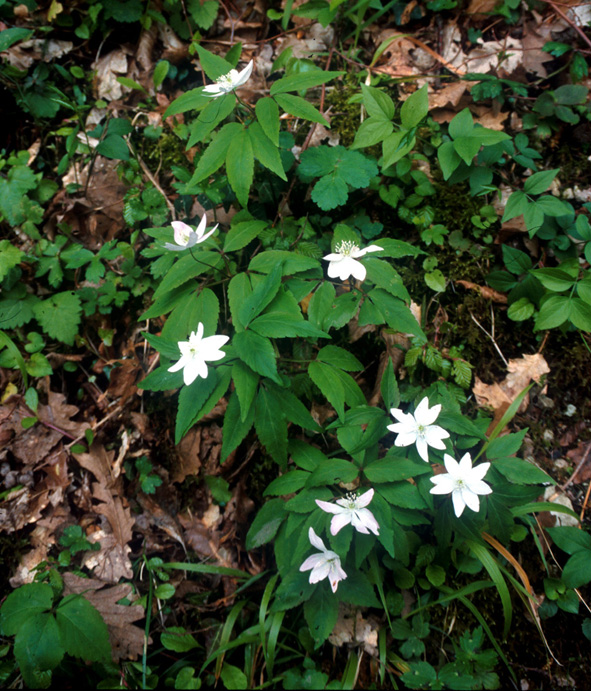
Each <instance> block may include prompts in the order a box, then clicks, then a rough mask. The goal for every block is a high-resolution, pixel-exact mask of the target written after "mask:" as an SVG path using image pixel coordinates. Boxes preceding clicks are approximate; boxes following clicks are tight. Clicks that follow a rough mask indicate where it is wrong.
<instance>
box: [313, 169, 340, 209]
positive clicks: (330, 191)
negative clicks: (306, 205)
mask: <svg viewBox="0 0 591 691" xmlns="http://www.w3.org/2000/svg"><path fill="white" fill-rule="evenodd" d="M348 198H349V188H348V187H347V183H346V182H345V181H344V180H343V179H342V178H341V177H340V176H339V175H337V174H336V173H331V174H330V175H325V176H324V177H322V178H320V180H318V182H317V183H316V184H315V185H314V188H313V190H312V201H314V202H315V203H316V204H318V206H319V207H320V208H321V209H322V210H323V211H331V210H332V209H336V208H337V207H338V206H343V204H346V203H347V199H348Z"/></svg>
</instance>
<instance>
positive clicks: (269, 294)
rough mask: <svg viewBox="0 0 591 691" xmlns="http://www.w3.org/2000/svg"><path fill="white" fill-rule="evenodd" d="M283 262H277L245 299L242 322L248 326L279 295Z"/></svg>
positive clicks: (241, 308)
mask: <svg viewBox="0 0 591 691" xmlns="http://www.w3.org/2000/svg"><path fill="white" fill-rule="evenodd" d="M281 279H282V270H281V264H276V265H275V267H274V268H273V270H272V271H271V272H270V273H269V274H267V276H265V277H264V278H263V279H262V280H261V281H259V283H258V284H257V286H256V288H254V290H253V291H252V293H251V294H250V295H249V296H248V297H247V298H246V300H244V302H243V303H242V305H241V306H240V308H239V312H238V314H239V317H240V323H241V324H243V325H244V328H246V327H247V326H248V325H249V324H250V322H251V321H252V320H253V319H254V318H255V317H256V316H258V315H259V314H260V313H261V312H262V311H263V310H264V309H265V307H267V305H268V304H269V303H270V302H271V301H272V300H273V298H274V297H275V296H276V295H277V293H278V291H279V288H280V287H281Z"/></svg>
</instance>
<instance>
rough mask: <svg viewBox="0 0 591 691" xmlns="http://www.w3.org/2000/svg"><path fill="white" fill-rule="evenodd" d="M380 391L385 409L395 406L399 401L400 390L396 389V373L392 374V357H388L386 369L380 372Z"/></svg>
mask: <svg viewBox="0 0 591 691" xmlns="http://www.w3.org/2000/svg"><path fill="white" fill-rule="evenodd" d="M380 392H381V394H382V400H383V401H384V405H385V406H386V410H389V409H390V408H396V407H397V406H398V404H399V403H400V392H399V390H398V382H397V381H396V375H395V374H394V365H393V364H392V359H391V358H390V357H389V358H388V364H387V365H386V369H385V370H384V373H383V374H382V381H381V384H380Z"/></svg>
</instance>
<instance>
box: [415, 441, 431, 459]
mask: <svg viewBox="0 0 591 691" xmlns="http://www.w3.org/2000/svg"><path fill="white" fill-rule="evenodd" d="M416 446H417V451H418V452H419V456H420V457H421V458H422V459H423V460H424V461H425V462H426V463H429V446H428V444H427V441H426V439H424V438H423V437H417V441H416Z"/></svg>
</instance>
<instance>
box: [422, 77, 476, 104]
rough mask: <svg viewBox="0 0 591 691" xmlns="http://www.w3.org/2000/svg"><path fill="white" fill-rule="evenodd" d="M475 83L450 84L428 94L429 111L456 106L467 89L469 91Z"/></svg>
mask: <svg viewBox="0 0 591 691" xmlns="http://www.w3.org/2000/svg"><path fill="white" fill-rule="evenodd" d="M476 83H477V82H463V81H462V82H452V83H451V84H446V85H445V86H444V87H443V88H442V89H438V90H437V91H433V93H429V110H432V109H433V108H444V107H445V106H447V105H448V104H449V105H451V106H454V107H455V106H457V105H458V103H459V102H460V99H461V98H462V96H463V95H464V94H465V93H466V90H467V89H471V88H472V86H473V85H474V84H476Z"/></svg>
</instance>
